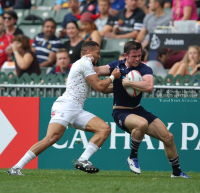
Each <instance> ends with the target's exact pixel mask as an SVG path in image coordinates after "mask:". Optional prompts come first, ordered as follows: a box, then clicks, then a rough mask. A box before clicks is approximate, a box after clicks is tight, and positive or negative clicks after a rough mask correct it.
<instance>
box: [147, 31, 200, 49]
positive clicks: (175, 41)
mask: <svg viewBox="0 0 200 193" xmlns="http://www.w3.org/2000/svg"><path fill="white" fill-rule="evenodd" d="M198 38H199V34H192V35H191V34H150V44H149V49H150V51H156V50H157V49H158V48H159V47H167V48H170V49H171V50H187V49H188V47H189V46H190V45H197V46H200V42H199V41H197V40H198Z"/></svg>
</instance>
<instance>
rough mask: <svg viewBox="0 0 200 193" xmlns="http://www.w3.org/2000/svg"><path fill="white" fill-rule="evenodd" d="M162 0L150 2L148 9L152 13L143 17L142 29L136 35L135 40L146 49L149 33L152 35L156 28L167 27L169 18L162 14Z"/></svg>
mask: <svg viewBox="0 0 200 193" xmlns="http://www.w3.org/2000/svg"><path fill="white" fill-rule="evenodd" d="M164 3H165V1H164V0H150V2H149V9H150V10H151V11H152V12H153V13H149V14H147V15H146V16H145V18H144V21H143V28H142V30H141V31H140V33H139V34H138V35H137V38H136V40H137V41H138V42H141V43H142V46H143V48H146V47H147V46H148V44H149V41H150V33H154V30H155V29H156V27H157V26H169V22H170V21H171V18H170V17H169V16H168V15H167V14H166V13H165V12H164Z"/></svg>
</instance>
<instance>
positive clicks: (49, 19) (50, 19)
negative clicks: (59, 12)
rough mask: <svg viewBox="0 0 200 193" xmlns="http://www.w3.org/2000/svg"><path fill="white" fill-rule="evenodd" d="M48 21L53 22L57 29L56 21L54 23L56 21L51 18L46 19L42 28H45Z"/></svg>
mask: <svg viewBox="0 0 200 193" xmlns="http://www.w3.org/2000/svg"><path fill="white" fill-rule="evenodd" d="M48 21H51V22H53V23H54V25H55V27H56V22H55V21H54V19H53V18H51V17H50V18H46V19H45V20H44V22H43V25H42V26H43V27H44V25H45V23H46V22H48Z"/></svg>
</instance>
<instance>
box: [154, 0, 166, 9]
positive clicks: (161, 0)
mask: <svg viewBox="0 0 200 193" xmlns="http://www.w3.org/2000/svg"><path fill="white" fill-rule="evenodd" d="M155 2H158V3H159V4H160V7H162V8H164V5H165V0H155Z"/></svg>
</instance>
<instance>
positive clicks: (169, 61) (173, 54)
mask: <svg viewBox="0 0 200 193" xmlns="http://www.w3.org/2000/svg"><path fill="white" fill-rule="evenodd" d="M185 54H186V51H185V50H180V51H173V50H170V49H169V48H167V47H160V48H158V54H157V60H158V61H159V62H161V63H162V65H163V66H164V68H165V69H170V68H171V67H172V66H173V65H174V64H175V63H176V62H180V61H181V60H182V59H183V57H184V55H185Z"/></svg>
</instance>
